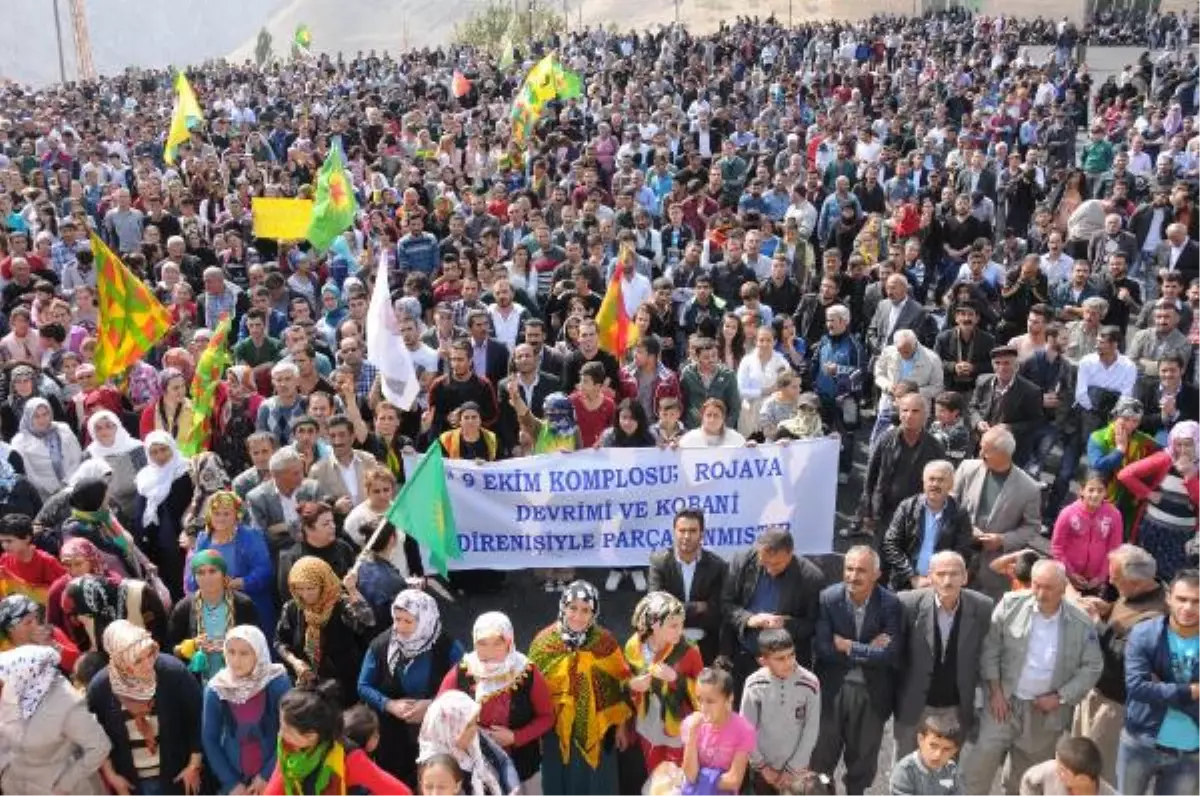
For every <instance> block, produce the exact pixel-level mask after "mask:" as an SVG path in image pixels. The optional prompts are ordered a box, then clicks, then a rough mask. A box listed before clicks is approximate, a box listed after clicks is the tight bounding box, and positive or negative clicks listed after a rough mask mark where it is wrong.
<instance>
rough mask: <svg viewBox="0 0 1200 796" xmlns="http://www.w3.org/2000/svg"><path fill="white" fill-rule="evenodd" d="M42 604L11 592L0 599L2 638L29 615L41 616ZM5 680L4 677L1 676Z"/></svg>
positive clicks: (0, 630)
mask: <svg viewBox="0 0 1200 796" xmlns="http://www.w3.org/2000/svg"><path fill="white" fill-rule="evenodd" d="M41 614H42V606H40V605H38V604H37V603H36V602H34V601H33V600H32V599H30V598H29V597H27V596H26V595H24V594H10V595H8V596H7V597H5V598H4V599H3V600H0V638H3V637H4V636H7V635H8V634H9V633H11V632H12V629H13V628H14V627H16V626H17V623H18V622H20V621H21V620H22V619H24V618H25V617H27V616H30V615H34V616H40V615H41ZM0 682H3V678H0Z"/></svg>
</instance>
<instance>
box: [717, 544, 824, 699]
mask: <svg viewBox="0 0 1200 796" xmlns="http://www.w3.org/2000/svg"><path fill="white" fill-rule="evenodd" d="M824 584H825V578H824V576H823V575H822V574H821V570H820V568H819V567H818V566H817V565H816V564H814V563H813V562H811V561H809V560H808V559H807V558H803V557H800V556H797V555H796V554H795V542H794V541H793V540H792V535H791V533H789V532H788V531H779V530H768V531H764V532H763V533H762V534H760V535H759V537H758V541H757V542H756V543H755V545H754V548H753V549H752V550H747V551H746V552H744V553H739V554H738V555H737V556H735V557H734V559H733V560H732V561H731V562H730V563H729V576H728V577H727V578H726V580H725V592H724V595H723V596H722V606H721V607H722V611H723V614H724V624H723V626H722V628H721V653H722V654H723V655H724V656H726V657H727V658H729V659H730V660H732V662H733V677H734V681H735V682H737V683H743V682H745V680H746V678H747V677H749V676H750V675H751V674H752V673H753V672H754V671H756V670H757V669H758V631H760V630H766V629H768V628H783V629H784V630H786V631H787V632H788V633H790V634H791V636H792V640H793V641H794V642H795V643H796V659H797V660H799V661H800V664H801V665H802V666H804V667H806V668H811V663H812V637H813V631H814V630H815V629H816V625H817V595H818V594H820V592H821V588H822V586H824ZM739 688H740V686H739ZM739 696H740V695H739Z"/></svg>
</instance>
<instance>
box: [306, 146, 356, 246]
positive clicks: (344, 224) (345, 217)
mask: <svg viewBox="0 0 1200 796" xmlns="http://www.w3.org/2000/svg"><path fill="white" fill-rule="evenodd" d="M356 213H358V202H357V200H355V198H354V189H353V188H352V187H351V185H350V173H349V172H347V171H346V163H345V159H344V158H343V157H342V144H341V141H340V140H339V139H334V142H333V145H332V146H331V147H330V148H329V155H328V156H326V158H325V163H324V164H323V165H322V166H321V170H320V171H319V172H318V173H317V197H316V200H315V201H314V202H313V209H312V218H311V220H310V221H309V222H308V242H309V243H311V244H312V245H313V246H315V247H316V248H317V251H322V252H323V251H325V250H326V249H328V248H329V246H330V244H332V243H333V241H334V239H335V238H337V236H338V235H341V234H342V233H343V232H345V231H346V229H348V228H349V227H350V225H351V224H353V223H354V216H355V214H356Z"/></svg>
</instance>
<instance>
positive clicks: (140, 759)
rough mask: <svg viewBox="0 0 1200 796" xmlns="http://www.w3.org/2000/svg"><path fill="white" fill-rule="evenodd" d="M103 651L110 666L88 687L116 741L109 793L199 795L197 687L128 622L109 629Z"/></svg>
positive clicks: (107, 770) (107, 771)
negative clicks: (106, 654)
mask: <svg viewBox="0 0 1200 796" xmlns="http://www.w3.org/2000/svg"><path fill="white" fill-rule="evenodd" d="M104 651H105V652H106V653H108V666H107V667H105V668H104V670H103V671H101V672H99V673H98V674H97V675H96V676H95V677H94V678H93V679H92V682H91V683H90V684H89V685H88V689H87V704H88V709H89V710H91V711H92V713H93V714H95V716H96V718H98V719H99V720H100V724H101V726H103V727H104V731H105V732H106V733H108V739H109V741H111V742H112V754H110V755H109V758H108V762H107V763H106V764H105V766H104V768H103V769H102V772H103V775H104V779H105V780H106V783H107V785H108V787H109V790H110V791H112V792H114V793H187V794H194V793H199V792H200V780H201V776H202V774H203V771H204V763H203V755H202V753H201V746H200V700H201V691H200V684H199V683H197V682H196V680H195V678H193V677H192V676H191V674H189V673H188V670H187V669H186V668H184V666H183V664H182V663H180V662H179V661H177V660H175V658H173V657H171V656H170V655H163V654H162V653H160V652H159V650H158V644H157V643H156V642H155V641H154V639H152V638H151V637H150V634H149V633H147V632H146V630H145V629H144V628H140V627H138V626H137V625H134V624H132V623H130V622H126V621H125V620H123V619H119V620H117V621H115V622H113V623H112V624H110V625H109V626H108V628H107V629H105V631H104Z"/></svg>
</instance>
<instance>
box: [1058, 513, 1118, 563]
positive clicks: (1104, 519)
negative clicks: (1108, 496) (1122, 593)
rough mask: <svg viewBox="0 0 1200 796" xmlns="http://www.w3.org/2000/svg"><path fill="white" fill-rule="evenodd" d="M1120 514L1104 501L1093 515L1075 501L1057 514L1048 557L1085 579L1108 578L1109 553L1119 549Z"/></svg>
mask: <svg viewBox="0 0 1200 796" xmlns="http://www.w3.org/2000/svg"><path fill="white" fill-rule="evenodd" d="M1123 528H1124V524H1123V523H1122V521H1121V512H1120V511H1118V510H1117V507H1116V506H1114V505H1113V504H1111V503H1109V502H1108V501H1107V500H1106V501H1104V502H1103V503H1102V504H1100V508H1098V509H1096V511H1095V512H1091V511H1088V510H1087V507H1086V506H1085V505H1084V503H1083V501H1082V500H1076V501H1075V502H1074V503H1072V504H1071V505H1070V506H1067V507H1066V508H1065V509H1063V511H1062V512H1061V513H1060V514H1059V515H1058V520H1056V521H1055V523H1054V535H1053V536H1052V537H1051V539H1050V555H1051V557H1052V558H1055V559H1057V560H1059V561H1061V562H1062V563H1063V566H1065V567H1066V568H1067V573H1068V574H1071V575H1076V576H1078V577H1082V578H1085V579H1087V580H1092V581H1094V580H1097V579H1100V578H1103V579H1105V580H1107V579H1108V554H1109V551H1111V550H1115V549H1116V548H1118V547H1120V546H1121V542H1122V541H1123V539H1122V536H1121V534H1122V529H1123Z"/></svg>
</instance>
